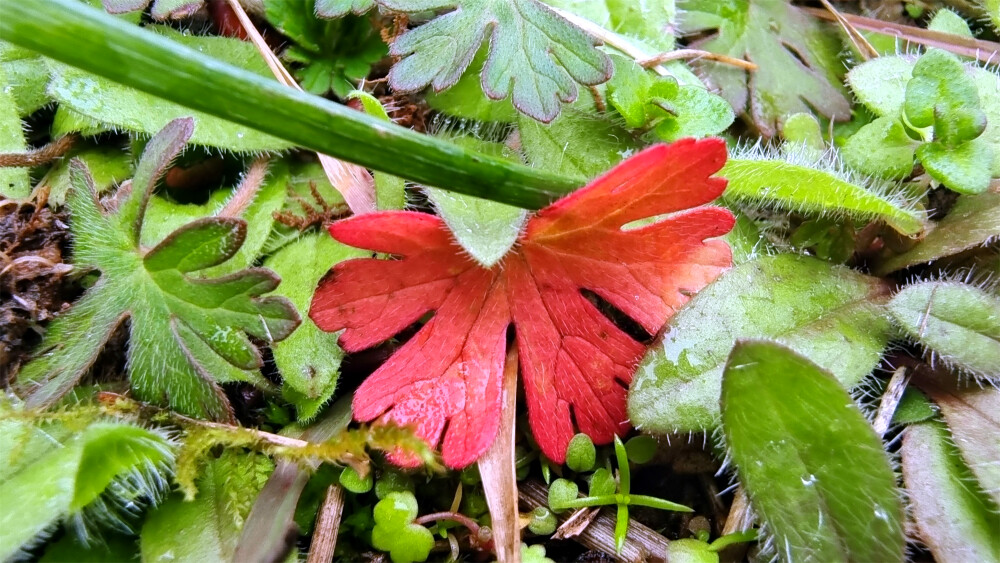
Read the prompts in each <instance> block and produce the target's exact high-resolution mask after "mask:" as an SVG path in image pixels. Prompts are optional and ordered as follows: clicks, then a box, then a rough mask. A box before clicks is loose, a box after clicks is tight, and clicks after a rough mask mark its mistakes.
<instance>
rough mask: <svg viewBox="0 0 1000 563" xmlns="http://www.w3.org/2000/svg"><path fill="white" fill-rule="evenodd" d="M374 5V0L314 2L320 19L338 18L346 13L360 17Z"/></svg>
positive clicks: (323, 0)
mask: <svg viewBox="0 0 1000 563" xmlns="http://www.w3.org/2000/svg"><path fill="white" fill-rule="evenodd" d="M374 5H375V0H316V15H318V16H320V17H322V18H340V17H343V16H346V15H347V13H348V12H350V13H352V14H354V15H356V16H360V15H361V14H364V13H365V12H367V11H368V10H371V9H372V7H373V6H374Z"/></svg>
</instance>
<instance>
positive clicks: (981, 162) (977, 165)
mask: <svg viewBox="0 0 1000 563" xmlns="http://www.w3.org/2000/svg"><path fill="white" fill-rule="evenodd" d="M995 153H996V149H995V148H994V147H991V146H989V145H988V144H986V143H985V142H983V141H982V140H980V139H974V140H971V141H966V142H964V143H961V144H959V145H958V146H954V147H949V146H947V145H945V144H944V143H941V142H938V141H934V142H932V143H924V144H923V145H920V147H919V148H917V158H919V159H920V163H921V164H923V165H924V169H925V170H927V173H928V174H930V175H931V177H932V178H934V179H935V180H937V181H938V182H941V183H942V184H944V185H945V186H947V187H949V188H951V189H953V190H955V191H956V192H958V193H962V194H981V193H983V192H985V191H986V190H987V189H988V188H989V187H990V166H991V164H992V162H993V157H994V155H995Z"/></svg>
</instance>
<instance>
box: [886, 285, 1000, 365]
mask: <svg viewBox="0 0 1000 563" xmlns="http://www.w3.org/2000/svg"><path fill="white" fill-rule="evenodd" d="M888 309H889V312H890V313H892V315H893V317H895V319H896V322H897V323H899V326H900V327H902V329H903V330H904V331H905V332H906V334H907V335H909V336H910V338H913V339H914V340H916V341H917V342H919V343H921V344H922V345H924V346H926V347H927V348H928V350H930V351H931V352H933V353H934V355H935V356H936V357H938V358H940V359H941V361H943V362H944V363H945V364H947V365H949V366H952V367H954V368H956V369H958V370H961V371H965V372H968V373H971V374H974V375H977V376H982V377H997V376H998V375H1000V298H998V297H997V296H996V295H990V294H988V293H986V292H985V291H982V290H981V289H978V288H975V287H972V286H970V285H966V284H963V283H958V282H943V281H942V282H924V283H917V284H913V285H909V286H907V287H905V288H903V289H902V290H901V291H900V292H899V293H897V294H896V295H895V297H893V298H892V301H890V302H889V307H888Z"/></svg>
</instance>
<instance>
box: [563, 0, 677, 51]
mask: <svg viewBox="0 0 1000 563" xmlns="http://www.w3.org/2000/svg"><path fill="white" fill-rule="evenodd" d="M546 4H549V5H550V6H555V7H558V8H562V9H564V10H567V11H569V12H572V13H574V14H576V15H578V16H580V17H583V18H586V19H588V20H590V21H592V22H594V23H596V24H597V25H599V26H601V27H603V28H605V29H607V30H610V31H613V32H615V33H618V34H621V35H624V36H626V37H628V38H629V39H630V40H631V41H633V42H634V43H636V44H638V45H639V46H642V47H645V48H646V50H647V51H649V52H650V53H651V54H656V53H662V52H664V51H672V50H673V49H674V44H675V40H674V35H675V33H674V32H673V30H674V28H675V27H676V18H677V7H676V6H675V3H674V0H642V1H641V2H636V1H635V0H603V1H601V2H594V1H593V0H548V1H547V2H546Z"/></svg>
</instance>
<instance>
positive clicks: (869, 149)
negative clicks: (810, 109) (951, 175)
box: [840, 117, 919, 178]
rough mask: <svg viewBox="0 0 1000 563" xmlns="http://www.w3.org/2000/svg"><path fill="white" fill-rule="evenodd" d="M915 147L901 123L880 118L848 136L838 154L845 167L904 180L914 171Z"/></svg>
mask: <svg viewBox="0 0 1000 563" xmlns="http://www.w3.org/2000/svg"><path fill="white" fill-rule="evenodd" d="M917 145H919V142H917V141H914V140H913V139H911V138H910V136H909V135H907V134H906V130H905V129H904V128H903V124H902V123H901V122H900V121H898V120H896V119H893V118H890V117H879V118H877V119H876V120H875V121H872V122H871V123H869V124H867V125H865V126H864V127H862V128H861V129H859V130H858V132H857V133H855V134H853V135H851V137H850V138H849V139H848V140H847V143H845V144H844V147H843V148H842V149H841V151H840V154H841V155H842V156H843V157H844V162H846V163H847V165H848V166H850V167H851V168H854V169H856V170H858V171H859V172H862V173H864V174H868V175H870V176H884V177H886V178H905V177H907V176H909V175H910V173H911V172H912V171H913V156H914V152H915V150H916V147H917Z"/></svg>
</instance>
